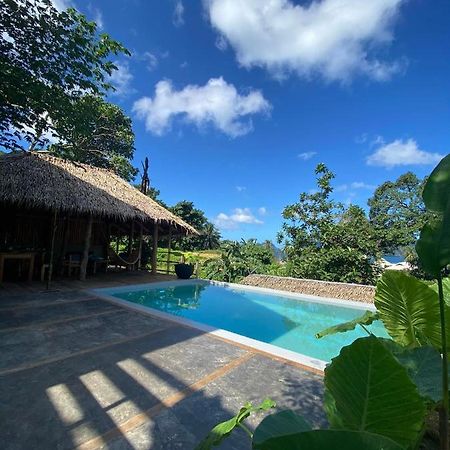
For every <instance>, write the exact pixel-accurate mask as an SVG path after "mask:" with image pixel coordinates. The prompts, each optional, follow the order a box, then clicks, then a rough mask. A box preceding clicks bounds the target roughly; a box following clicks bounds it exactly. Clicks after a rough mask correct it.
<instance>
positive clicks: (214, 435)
mask: <svg viewBox="0 0 450 450" xmlns="http://www.w3.org/2000/svg"><path fill="white" fill-rule="evenodd" d="M274 407H275V402H274V401H273V400H270V399H268V398H266V399H265V400H264V401H263V402H262V403H261V404H260V405H259V406H256V407H254V406H253V405H252V404H251V403H246V404H245V405H244V406H243V407H242V408H241V409H240V410H239V412H238V413H237V414H236V415H235V416H234V417H232V418H231V419H229V420H226V421H225V422H221V423H219V424H217V425H216V426H215V427H214V428H213V429H212V430H211V431H210V432H209V433H208V435H207V436H206V438H205V439H203V440H202V441H201V442H200V443H199V444H198V445H197V447H195V450H210V449H211V448H213V447H216V446H218V445H220V443H221V442H222V441H223V440H224V439H226V438H227V437H228V436H229V435H230V434H231V433H232V431H233V430H234V429H235V428H237V427H242V422H243V421H244V420H245V419H246V418H247V417H248V416H249V415H250V414H251V413H252V412H255V411H267V410H269V409H271V408H274Z"/></svg>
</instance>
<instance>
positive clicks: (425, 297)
mask: <svg viewBox="0 0 450 450" xmlns="http://www.w3.org/2000/svg"><path fill="white" fill-rule="evenodd" d="M375 306H376V307H377V310H378V313H379V315H380V318H381V320H382V321H383V323H384V326H385V328H386V330H387V332H388V333H389V335H390V336H391V337H392V338H393V339H394V340H395V341H396V342H398V343H399V344H400V345H403V346H405V347H418V346H421V345H432V346H434V347H436V348H437V349H438V350H440V349H441V331H440V318H439V299H438V294H437V292H435V291H434V290H433V289H432V288H431V287H430V286H429V285H428V284H426V283H425V282H423V281H420V280H418V279H416V278H414V277H412V276H410V275H407V274H406V273H404V272H396V271H389V270H388V271H386V272H385V273H384V274H383V276H382V277H381V279H380V281H379V282H378V284H377V288H376V292H375ZM448 310H449V312H450V308H448Z"/></svg>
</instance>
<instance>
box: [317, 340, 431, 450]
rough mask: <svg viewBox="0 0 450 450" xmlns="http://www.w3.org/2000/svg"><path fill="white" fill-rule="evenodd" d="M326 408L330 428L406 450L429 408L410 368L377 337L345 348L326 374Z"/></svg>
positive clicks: (417, 432) (416, 434) (417, 433)
mask: <svg viewBox="0 0 450 450" xmlns="http://www.w3.org/2000/svg"><path fill="white" fill-rule="evenodd" d="M325 388H326V390H327V391H328V392H329V394H330V395H328V396H326V397H325V398H326V399H328V400H329V401H328V403H330V398H332V402H331V407H330V405H329V404H328V405H327V404H326V405H325V409H326V412H327V415H328V420H329V421H330V424H331V427H332V428H344V429H346V430H354V431H358V430H359V431H370V432H372V433H377V434H381V435H383V436H387V437H389V438H391V439H392V440H394V441H396V442H398V443H399V444H400V445H402V446H404V447H407V446H409V445H411V444H413V443H415V442H416V441H417V439H418V437H419V434H420V432H421V430H422V424H423V421H424V418H425V403H424V401H423V399H422V398H421V396H420V395H419V393H418V391H417V388H416V386H415V385H414V383H413V382H412V381H411V380H410V378H409V376H408V374H407V372H406V369H405V368H404V367H403V366H402V365H401V364H400V363H399V362H398V361H397V360H396V359H395V358H394V357H393V356H392V354H391V352H390V351H389V350H388V349H387V348H386V347H385V346H384V345H383V344H382V343H381V342H380V341H379V340H378V339H377V338H376V337H374V336H369V337H366V338H361V339H357V340H356V341H355V342H353V344H351V345H350V346H347V347H344V348H343V349H342V350H341V353H340V355H339V356H338V357H336V358H334V359H333V360H332V363H331V364H330V365H329V366H328V367H327V368H326V369H325Z"/></svg>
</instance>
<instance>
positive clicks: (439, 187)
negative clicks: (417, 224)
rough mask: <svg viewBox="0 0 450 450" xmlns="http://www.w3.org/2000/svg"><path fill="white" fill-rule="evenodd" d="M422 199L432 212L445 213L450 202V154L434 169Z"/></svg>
mask: <svg viewBox="0 0 450 450" xmlns="http://www.w3.org/2000/svg"><path fill="white" fill-rule="evenodd" d="M422 198H423V201H424V203H425V206H426V207H427V209H428V210H430V211H438V212H442V213H443V212H444V211H445V210H446V209H447V206H448V204H449V202H450V154H448V155H447V156H446V157H445V158H443V159H442V160H441V162H440V163H439V164H438V165H437V166H436V167H435V168H434V170H433V172H431V175H430V176H429V177H428V180H427V182H426V183H425V186H424V189H423V193H422Z"/></svg>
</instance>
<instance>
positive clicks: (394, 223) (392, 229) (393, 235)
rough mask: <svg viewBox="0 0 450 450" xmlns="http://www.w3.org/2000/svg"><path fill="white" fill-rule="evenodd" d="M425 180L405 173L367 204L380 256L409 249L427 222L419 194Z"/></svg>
mask: <svg viewBox="0 0 450 450" xmlns="http://www.w3.org/2000/svg"><path fill="white" fill-rule="evenodd" d="M425 182H426V179H420V178H418V177H417V176H416V175H414V174H413V173H412V172H407V173H405V174H403V175H401V176H400V177H398V178H397V180H395V181H386V182H385V183H383V184H382V185H381V186H379V187H378V188H377V189H376V190H375V192H374V194H373V197H371V198H370V199H369V201H368V205H369V207H370V212H369V218H370V222H371V223H372V225H373V227H374V228H375V231H376V233H377V236H378V240H379V246H380V248H381V251H382V252H383V253H388V254H389V253H394V252H396V251H398V250H399V249H403V248H405V247H412V246H413V245H414V244H415V242H416V240H417V238H418V237H419V232H420V229H421V228H422V227H423V225H424V224H425V223H426V221H427V220H428V215H427V214H426V210H425V205H424V203H423V200H422V197H421V196H422V191H423V187H424V184H425Z"/></svg>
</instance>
